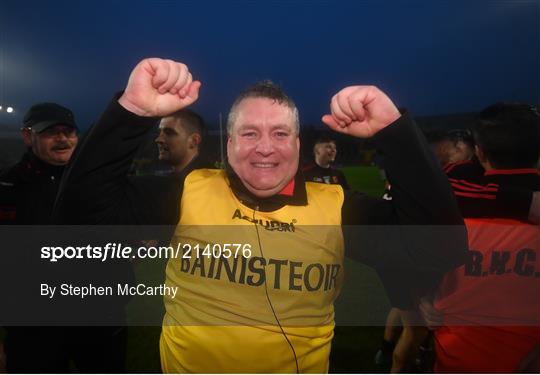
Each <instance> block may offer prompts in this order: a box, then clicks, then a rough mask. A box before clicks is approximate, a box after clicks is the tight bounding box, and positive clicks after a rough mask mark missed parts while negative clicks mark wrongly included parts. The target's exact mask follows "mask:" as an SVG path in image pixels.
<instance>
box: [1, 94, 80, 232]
mask: <svg viewBox="0 0 540 375" xmlns="http://www.w3.org/2000/svg"><path fill="white" fill-rule="evenodd" d="M21 134H22V138H23V141H24V144H25V145H26V147H27V148H28V150H27V152H26V153H25V154H24V155H23V157H22V159H21V160H20V161H19V162H18V163H17V164H15V165H14V166H12V167H10V168H8V169H6V170H5V171H2V172H1V173H0V224H26V225H31V224H47V223H48V222H49V220H50V215H51V211H52V207H53V204H54V200H55V197H56V192H57V189H58V184H59V183H60V177H61V175H62V172H63V170H64V166H65V165H66V164H67V163H68V162H69V159H70V158H71V154H72V153H73V150H74V149H75V146H77V141H78V137H77V125H76V124H75V119H74V116H73V113H72V112H71V111H70V110H69V109H67V108H65V107H62V106H61V105H58V104H55V103H41V104H36V105H34V106H32V107H31V108H30V110H29V111H28V112H27V113H26V115H25V116H24V120H23V127H22V129H21Z"/></svg>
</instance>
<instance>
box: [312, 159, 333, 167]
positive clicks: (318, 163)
mask: <svg viewBox="0 0 540 375" xmlns="http://www.w3.org/2000/svg"><path fill="white" fill-rule="evenodd" d="M315 163H316V164H317V165H318V166H319V167H321V168H324V169H328V168H330V162H328V163H326V164H324V163H321V162H320V161H319V160H317V159H315Z"/></svg>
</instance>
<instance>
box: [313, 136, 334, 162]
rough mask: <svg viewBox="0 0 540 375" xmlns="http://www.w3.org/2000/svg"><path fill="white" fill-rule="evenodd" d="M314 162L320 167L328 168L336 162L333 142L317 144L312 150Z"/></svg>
mask: <svg viewBox="0 0 540 375" xmlns="http://www.w3.org/2000/svg"><path fill="white" fill-rule="evenodd" d="M313 152H314V154H315V162H316V163H317V164H318V165H320V166H321V167H324V168H328V167H329V166H330V163H333V162H334V160H336V154H337V149H336V144H335V143H334V142H333V141H328V142H319V143H317V144H316V145H315V147H314V148H313Z"/></svg>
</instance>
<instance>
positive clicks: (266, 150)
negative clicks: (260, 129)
mask: <svg viewBox="0 0 540 375" xmlns="http://www.w3.org/2000/svg"><path fill="white" fill-rule="evenodd" d="M255 151H256V152H257V153H259V154H261V155H264V156H267V155H270V154H271V153H273V152H274V144H273V142H272V138H271V137H270V136H268V135H263V136H262V137H261V138H260V139H259V141H258V142H257V147H256V149H255Z"/></svg>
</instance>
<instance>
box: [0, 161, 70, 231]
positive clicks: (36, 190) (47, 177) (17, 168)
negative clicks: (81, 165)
mask: <svg viewBox="0 0 540 375" xmlns="http://www.w3.org/2000/svg"><path fill="white" fill-rule="evenodd" d="M63 171H64V167H63V166H54V165H50V164H47V163H45V162H43V161H42V160H40V159H38V158H37V157H36V156H35V155H34V154H33V153H32V151H27V152H26V153H25V154H24V156H23V157H22V159H21V161H19V162H18V163H17V164H15V165H14V166H12V167H11V168H8V169H6V170H5V171H3V172H2V173H0V224H18V225H19V224H28V225H31V224H47V223H50V217H51V213H52V209H53V205H54V201H55V198H56V193H57V191H58V186H59V185H60V178H61V177H62V172H63Z"/></svg>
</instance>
